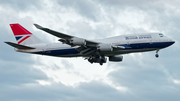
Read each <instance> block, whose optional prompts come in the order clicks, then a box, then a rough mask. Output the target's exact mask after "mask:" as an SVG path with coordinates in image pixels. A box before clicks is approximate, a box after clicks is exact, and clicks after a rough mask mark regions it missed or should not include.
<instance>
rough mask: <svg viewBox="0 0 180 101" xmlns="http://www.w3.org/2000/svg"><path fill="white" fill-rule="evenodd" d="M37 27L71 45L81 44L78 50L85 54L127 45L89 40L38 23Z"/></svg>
mask: <svg viewBox="0 0 180 101" xmlns="http://www.w3.org/2000/svg"><path fill="white" fill-rule="evenodd" d="M34 25H35V27H36V28H38V29H40V30H43V31H45V32H47V33H49V34H51V35H54V36H56V37H58V38H60V39H59V41H60V42H62V43H65V44H68V45H71V46H80V47H78V48H76V50H77V51H79V52H80V53H82V54H84V55H92V54H94V52H96V50H98V49H105V50H106V48H111V50H112V49H116V50H117V49H124V48H125V47H123V46H113V45H110V44H105V43H101V42H96V41H91V40H87V39H83V38H78V37H75V36H71V35H68V34H64V33H61V32H57V31H54V30H51V29H48V28H44V27H42V26H40V25H38V24H34Z"/></svg>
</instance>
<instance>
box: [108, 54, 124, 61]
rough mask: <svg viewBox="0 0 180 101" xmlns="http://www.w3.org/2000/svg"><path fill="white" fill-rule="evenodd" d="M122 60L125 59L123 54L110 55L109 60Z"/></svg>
mask: <svg viewBox="0 0 180 101" xmlns="http://www.w3.org/2000/svg"><path fill="white" fill-rule="evenodd" d="M122 60H123V56H121V55H115V56H109V61H113V62H120V61H122Z"/></svg>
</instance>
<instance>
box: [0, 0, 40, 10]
mask: <svg viewBox="0 0 180 101" xmlns="http://www.w3.org/2000/svg"><path fill="white" fill-rule="evenodd" d="M0 2H1V4H0V5H1V6H3V7H4V6H10V7H12V8H13V9H16V10H17V11H24V10H33V9H34V8H33V7H35V8H37V9H40V8H41V4H42V3H43V1H41V0H28V1H26V0H0Z"/></svg>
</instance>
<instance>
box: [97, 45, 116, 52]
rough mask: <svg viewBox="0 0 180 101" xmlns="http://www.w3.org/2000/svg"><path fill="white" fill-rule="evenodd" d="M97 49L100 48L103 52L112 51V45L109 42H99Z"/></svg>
mask: <svg viewBox="0 0 180 101" xmlns="http://www.w3.org/2000/svg"><path fill="white" fill-rule="evenodd" d="M97 49H98V50H100V51H103V52H105V51H113V47H112V45H110V44H99V46H98V48H97Z"/></svg>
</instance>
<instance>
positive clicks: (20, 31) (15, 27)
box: [10, 24, 32, 35]
mask: <svg viewBox="0 0 180 101" xmlns="http://www.w3.org/2000/svg"><path fill="white" fill-rule="evenodd" d="M10 26H11V29H12V31H13V33H14V35H27V34H32V33H31V32H29V31H28V30H26V29H25V28H24V27H22V26H21V25H20V24H10Z"/></svg>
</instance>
